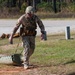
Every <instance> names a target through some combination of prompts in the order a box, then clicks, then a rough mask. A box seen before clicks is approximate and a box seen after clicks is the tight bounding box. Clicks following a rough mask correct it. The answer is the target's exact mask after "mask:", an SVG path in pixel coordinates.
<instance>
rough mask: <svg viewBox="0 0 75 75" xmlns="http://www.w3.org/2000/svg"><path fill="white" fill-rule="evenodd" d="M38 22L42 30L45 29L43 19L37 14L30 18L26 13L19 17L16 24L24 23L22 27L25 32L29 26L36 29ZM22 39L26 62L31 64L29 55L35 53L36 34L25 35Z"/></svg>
mask: <svg viewBox="0 0 75 75" xmlns="http://www.w3.org/2000/svg"><path fill="white" fill-rule="evenodd" d="M37 24H38V26H39V27H40V29H41V31H45V28H44V25H43V23H42V21H41V20H40V19H39V18H38V17H37V16H36V15H33V16H32V17H31V18H28V15H27V14H24V15H22V16H21V17H20V18H19V19H18V22H17V24H16V26H18V27H19V26H20V25H22V27H23V28H24V30H23V31H24V32H25V30H26V29H27V28H28V27H29V28H28V29H29V30H33V31H36V29H37ZM24 32H23V33H24ZM22 41H23V47H24V64H29V57H30V56H31V55H32V54H33V52H34V49H35V35H24V36H22Z"/></svg>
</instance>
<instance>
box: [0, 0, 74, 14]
mask: <svg viewBox="0 0 75 75" xmlns="http://www.w3.org/2000/svg"><path fill="white" fill-rule="evenodd" d="M42 2H45V3H47V5H50V4H52V8H53V10H54V12H55V13H56V12H58V11H59V12H60V11H61V6H62V4H65V5H66V4H71V3H75V0H0V7H7V8H12V7H18V8H19V9H20V10H21V9H22V6H23V4H24V3H25V6H30V5H31V6H33V7H34V8H35V10H37V5H38V4H40V3H42ZM57 5H58V6H57ZM58 9H59V10H58Z"/></svg>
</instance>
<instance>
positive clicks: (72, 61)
mask: <svg viewBox="0 0 75 75" xmlns="http://www.w3.org/2000/svg"><path fill="white" fill-rule="evenodd" d="M71 63H75V60H74V59H72V60H70V61H68V62H66V63H64V65H66V64H71Z"/></svg>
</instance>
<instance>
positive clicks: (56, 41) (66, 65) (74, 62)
mask: <svg viewBox="0 0 75 75" xmlns="http://www.w3.org/2000/svg"><path fill="white" fill-rule="evenodd" d="M18 43H20V44H21V40H20V41H19V39H18V38H15V39H14V45H10V44H9V42H8V39H2V40H0V54H13V53H14V52H15V50H16V49H17V50H18V53H20V52H21V51H22V50H23V48H22V46H19V47H18V48H16V47H17V44H18ZM30 64H34V65H37V66H38V67H43V68H40V69H38V70H41V74H40V75H47V74H43V73H44V71H46V70H47V71H48V73H53V74H57V75H65V74H66V73H70V72H73V71H74V70H75V67H74V66H75V35H74V34H71V39H69V40H66V39H65V35H64V34H57V35H56V34H55V35H48V37H47V41H41V40H40V36H36V48H35V52H34V54H33V55H32V56H31V58H30ZM62 72H64V73H63V74H61V73H62ZM45 73H46V72H45ZM29 75H31V74H29ZM48 75H49V74H48Z"/></svg>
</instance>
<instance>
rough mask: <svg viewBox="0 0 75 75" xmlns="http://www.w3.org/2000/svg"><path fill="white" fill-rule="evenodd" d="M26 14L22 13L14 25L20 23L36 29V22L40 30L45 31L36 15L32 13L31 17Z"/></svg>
mask: <svg viewBox="0 0 75 75" xmlns="http://www.w3.org/2000/svg"><path fill="white" fill-rule="evenodd" d="M27 16H28V15H27V14H24V15H22V16H21V17H20V18H19V19H18V21H17V24H16V26H20V25H22V27H25V28H28V29H31V30H35V29H37V24H38V26H39V27H40V29H41V31H45V27H44V25H43V23H42V21H41V20H40V19H39V18H38V17H37V16H36V15H33V16H32V17H31V18H28V17H27Z"/></svg>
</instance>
